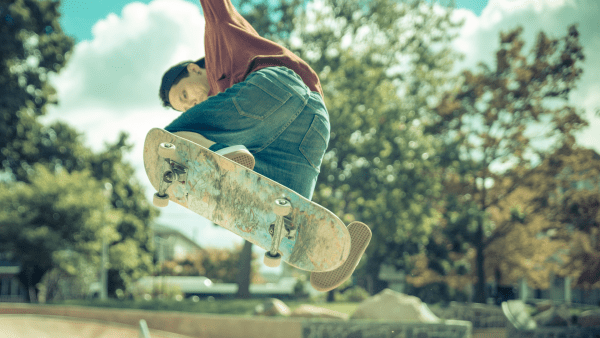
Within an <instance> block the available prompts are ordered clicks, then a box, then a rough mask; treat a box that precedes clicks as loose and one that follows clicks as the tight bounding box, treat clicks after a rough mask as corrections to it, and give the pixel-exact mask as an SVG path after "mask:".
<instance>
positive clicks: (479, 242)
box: [475, 219, 486, 304]
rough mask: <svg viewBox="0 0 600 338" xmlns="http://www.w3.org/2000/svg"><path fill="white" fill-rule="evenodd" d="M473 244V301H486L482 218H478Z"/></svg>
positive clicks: (483, 302)
mask: <svg viewBox="0 0 600 338" xmlns="http://www.w3.org/2000/svg"><path fill="white" fill-rule="evenodd" d="M475 236H476V237H475V246H476V250H477V257H476V262H475V265H476V269H477V285H476V287H475V303H482V304H485V303H486V297H485V270H484V257H483V249H484V247H483V219H480V220H479V224H478V225H477V233H476V235H475Z"/></svg>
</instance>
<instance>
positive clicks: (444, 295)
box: [404, 282, 469, 304]
mask: <svg viewBox="0 0 600 338" xmlns="http://www.w3.org/2000/svg"><path fill="white" fill-rule="evenodd" d="M404 292H405V293H406V294H407V295H411V296H416V297H418V298H419V299H421V300H422V301H423V302H425V303H427V304H436V303H445V304H447V303H449V302H467V301H468V300H469V297H468V295H467V294H466V293H465V292H464V291H460V290H456V289H453V288H451V287H450V286H448V284H447V283H444V282H437V283H431V284H427V285H423V286H420V287H416V286H413V285H410V284H409V285H407V287H406V290H405V291H404Z"/></svg>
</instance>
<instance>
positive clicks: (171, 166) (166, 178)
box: [152, 143, 187, 208]
mask: <svg viewBox="0 0 600 338" xmlns="http://www.w3.org/2000/svg"><path fill="white" fill-rule="evenodd" d="M158 156H160V157H162V158H164V160H165V162H164V163H163V169H164V170H163V176H162V179H161V180H160V183H159V185H158V192H157V193H155V194H154V199H153V200H152V203H153V204H154V205H155V206H157V207H160V208H164V207H166V206H167V205H168V204H169V194H167V189H168V188H169V187H170V186H171V184H173V182H185V180H186V179H187V169H186V168H185V167H184V166H182V165H181V164H179V163H177V162H175V161H174V160H173V159H174V158H175V157H176V156H177V153H176V148H175V145H173V144H171V143H161V144H160V145H159V146H158Z"/></svg>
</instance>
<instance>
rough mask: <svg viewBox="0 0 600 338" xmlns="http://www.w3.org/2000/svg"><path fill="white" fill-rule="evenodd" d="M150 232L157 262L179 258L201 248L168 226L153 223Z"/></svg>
mask: <svg viewBox="0 0 600 338" xmlns="http://www.w3.org/2000/svg"><path fill="white" fill-rule="evenodd" d="M152 232H153V236H152V238H153V241H154V247H155V248H156V251H155V257H154V259H155V261H157V262H164V261H173V260H181V259H184V258H185V257H186V256H187V255H189V254H192V253H194V252H196V251H198V250H200V249H201V247H200V245H198V244H197V243H196V242H194V241H193V240H192V239H190V238H189V237H187V236H186V235H184V234H182V233H181V232H179V231H177V230H176V229H173V228H171V227H169V226H166V225H161V224H153V225H152Z"/></svg>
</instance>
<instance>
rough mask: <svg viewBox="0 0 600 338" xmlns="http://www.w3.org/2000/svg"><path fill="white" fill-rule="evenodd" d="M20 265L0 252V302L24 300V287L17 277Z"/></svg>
mask: <svg viewBox="0 0 600 338" xmlns="http://www.w3.org/2000/svg"><path fill="white" fill-rule="evenodd" d="M19 272H21V267H20V266H19V264H18V263H15V262H14V261H12V260H11V259H10V257H8V255H7V254H5V253H1V252H0V302H24V301H25V296H26V293H25V289H24V288H23V286H22V285H21V283H20V282H19V280H18V279H17V275H18V274H19Z"/></svg>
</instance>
